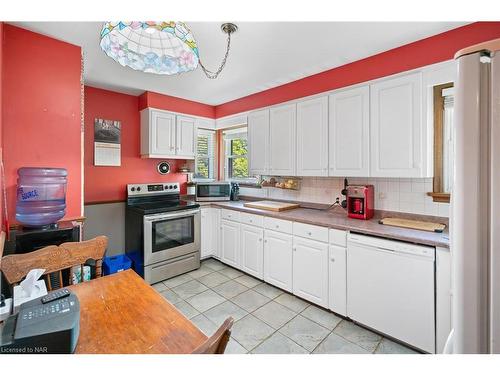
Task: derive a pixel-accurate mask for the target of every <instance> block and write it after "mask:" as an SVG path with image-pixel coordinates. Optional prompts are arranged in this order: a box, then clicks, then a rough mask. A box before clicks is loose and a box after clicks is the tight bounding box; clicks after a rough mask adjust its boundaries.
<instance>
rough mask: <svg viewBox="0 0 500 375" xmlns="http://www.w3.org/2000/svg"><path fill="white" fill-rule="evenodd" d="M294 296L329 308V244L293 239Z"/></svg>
mask: <svg viewBox="0 0 500 375" xmlns="http://www.w3.org/2000/svg"><path fill="white" fill-rule="evenodd" d="M293 294H295V295H296V296H299V297H302V298H304V299H306V300H308V301H310V302H313V303H315V304H317V305H320V306H323V307H328V244H326V243H322V242H318V241H314V240H308V239H305V238H300V237H294V238H293Z"/></svg>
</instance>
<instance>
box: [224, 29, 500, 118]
mask: <svg viewBox="0 0 500 375" xmlns="http://www.w3.org/2000/svg"><path fill="white" fill-rule="evenodd" d="M499 37H500V22H476V23H473V24H470V25H466V26H463V27H459V28H456V29H453V30H450V31H447V32H444V33H442V34H438V35H434V36H432V37H429V38H426V39H422V40H419V41H417V42H414V43H410V44H406V45H404V46H401V47H398V48H395V49H392V50H389V51H386V52H382V53H380V54H378V55H374V56H371V57H368V58H366V59H363V60H358V61H355V62H353V63H350V64H346V65H343V66H340V67H338V68H334V69H331V70H327V71H325V72H322V73H318V74H315V75H312V76H309V77H306V78H303V79H300V80H297V81H294V82H290V83H287V84H285V85H282V86H278V87H274V88H272V89H269V90H265V91H262V92H259V93H256V94H253V95H249V96H246V97H243V98H240V99H236V100H233V101H231V102H228V103H224V104H221V105H218V106H216V108H215V117H216V118H219V117H224V116H228V115H232V114H235V113H239V112H244V111H248V110H251V109H255V108H260V107H265V106H269V105H273V104H277V103H282V102H286V101H288V100H293V99H297V98H301V97H304V96H308V95H314V94H318V93H321V92H325V91H329V90H334V89H337V88H341V87H345V86H349V85H354V84H356V83H360V82H365V81H369V80H372V79H376V78H380V77H384V76H387V75H391V74H396V73H400V72H403V71H405V70H410V69H416V68H419V67H422V66H425V65H430V64H434V63H437V62H441V61H445V60H449V59H452V58H453V55H454V54H455V52H456V51H458V50H460V49H462V48H464V47H467V46H470V45H473V44H476V43H480V42H483V41H487V40H490V39H495V38H499Z"/></svg>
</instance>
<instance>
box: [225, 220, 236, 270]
mask: <svg viewBox="0 0 500 375" xmlns="http://www.w3.org/2000/svg"><path fill="white" fill-rule="evenodd" d="M220 227H221V236H220V239H221V250H222V261H223V262H225V263H227V264H229V265H230V266H233V267H238V261H239V259H238V253H239V248H240V224H239V223H235V222H233V221H227V220H221V225H220Z"/></svg>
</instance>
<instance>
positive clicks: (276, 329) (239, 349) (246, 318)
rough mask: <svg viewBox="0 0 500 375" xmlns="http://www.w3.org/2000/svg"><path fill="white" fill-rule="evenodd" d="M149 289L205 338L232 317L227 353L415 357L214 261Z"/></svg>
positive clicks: (312, 306)
mask: <svg viewBox="0 0 500 375" xmlns="http://www.w3.org/2000/svg"><path fill="white" fill-rule="evenodd" d="M153 287H154V288H155V289H156V290H157V291H158V292H159V293H161V294H162V295H163V296H164V297H165V298H166V299H167V300H168V301H170V302H171V303H172V304H173V305H174V306H175V307H176V308H177V309H178V310H179V311H180V312H182V313H183V314H184V315H185V316H186V317H187V318H188V319H190V320H191V321H192V322H193V323H194V324H195V325H196V326H197V327H198V328H199V329H200V330H202V331H203V332H204V333H205V334H206V335H207V336H210V335H212V334H213V333H214V332H215V330H216V329H217V328H218V327H219V325H220V324H222V322H223V321H224V320H225V319H226V318H227V317H229V316H232V317H233V318H234V320H235V323H234V326H233V329H232V334H231V339H230V341H229V343H228V346H227V348H226V353H232V354H242V353H256V354H285V353H296V354H307V353H313V354H314V353H318V354H328V353H330V354H334V353H339V354H369V353H375V354H411V353H416V352H415V351H413V350H412V349H409V348H407V347H405V346H403V345H400V344H398V343H396V342H394V341H391V340H389V339H387V338H384V337H382V336H380V335H378V334H376V333H374V332H371V331H369V330H367V329H364V328H362V327H360V326H358V325H356V324H354V323H352V322H349V321H347V320H344V319H342V318H341V317H339V316H337V315H335V314H333V313H331V312H329V311H327V310H324V309H322V308H320V307H317V306H315V305H312V304H310V303H308V302H306V301H304V300H302V299H300V298H297V297H295V296H293V295H291V294H289V293H287V292H284V291H282V290H281V289H278V288H275V287H273V286H271V285H269V284H266V283H264V282H262V281H260V280H258V279H255V278H253V277H251V276H249V275H247V274H244V273H243V272H240V271H238V270H235V269H233V268H231V267H229V266H226V265H225V264H223V263H221V262H219V261H217V260H215V259H207V260H205V261H203V262H202V265H201V267H200V268H199V269H197V270H196V271H192V272H189V273H186V274H184V275H181V276H177V277H175V278H172V279H169V280H166V281H164V282H161V283H158V284H155V285H153Z"/></svg>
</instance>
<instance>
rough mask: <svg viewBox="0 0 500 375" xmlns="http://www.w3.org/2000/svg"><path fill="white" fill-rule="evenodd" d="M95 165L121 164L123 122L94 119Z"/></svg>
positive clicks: (114, 165) (113, 165)
mask: <svg viewBox="0 0 500 375" xmlns="http://www.w3.org/2000/svg"><path fill="white" fill-rule="evenodd" d="M94 165H96V166H111V167H119V166H121V122H120V121H115V120H104V119H100V118H96V119H94Z"/></svg>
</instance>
